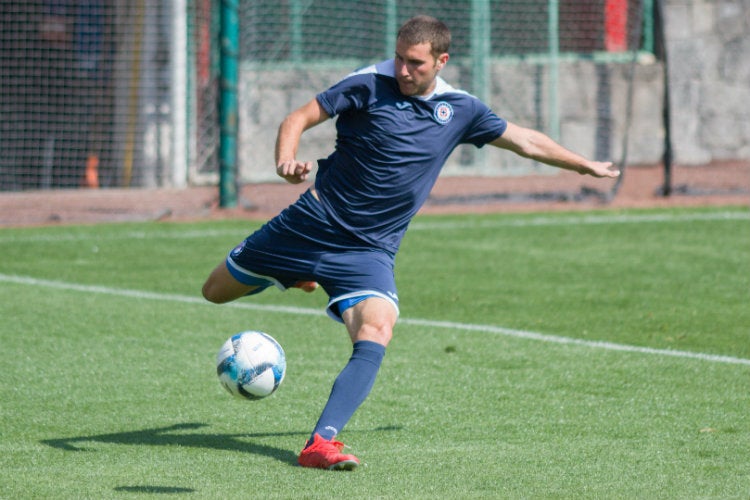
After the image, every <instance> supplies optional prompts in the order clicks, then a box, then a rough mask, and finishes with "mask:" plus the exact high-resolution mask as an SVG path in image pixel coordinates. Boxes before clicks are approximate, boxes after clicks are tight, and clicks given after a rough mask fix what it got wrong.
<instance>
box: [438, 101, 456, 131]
mask: <svg viewBox="0 0 750 500" xmlns="http://www.w3.org/2000/svg"><path fill="white" fill-rule="evenodd" d="M434 116H435V120H437V122H438V123H439V124H441V125H445V124H446V123H448V122H449V121H451V120H452V119H453V106H451V105H450V104H448V103H447V102H445V101H440V102H439V103H437V106H435V113H434Z"/></svg>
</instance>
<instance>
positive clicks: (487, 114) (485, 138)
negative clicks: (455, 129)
mask: <svg viewBox="0 0 750 500" xmlns="http://www.w3.org/2000/svg"><path fill="white" fill-rule="evenodd" d="M474 105H475V110H474V117H475V118H474V120H473V123H472V125H471V127H469V128H468V129H467V131H466V134H465V135H464V137H463V140H462V142H464V143H469V144H473V145H475V146H476V147H478V148H481V147H482V146H484V145H485V144H487V143H488V142H492V141H494V140H495V139H497V138H498V137H500V136H501V135H503V133H504V132H505V129H506V128H507V127H508V122H506V121H505V120H504V119H502V118H500V117H499V116H497V115H496V114H495V113H494V112H493V111H492V110H491V109H490V108H489V107H488V106H487V105H486V104H484V103H483V102H481V101H480V100H479V99H474Z"/></svg>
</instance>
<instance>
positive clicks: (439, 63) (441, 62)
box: [437, 52, 450, 70]
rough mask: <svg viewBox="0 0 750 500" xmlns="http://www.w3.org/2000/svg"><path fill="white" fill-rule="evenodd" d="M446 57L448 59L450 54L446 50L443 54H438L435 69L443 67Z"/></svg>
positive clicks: (446, 60)
mask: <svg viewBox="0 0 750 500" xmlns="http://www.w3.org/2000/svg"><path fill="white" fill-rule="evenodd" d="M448 59H450V56H449V55H448V53H447V52H446V53H444V54H440V55H439V56H438V58H437V69H439V70H440V69H443V66H445V65H446V64H447V63H448Z"/></svg>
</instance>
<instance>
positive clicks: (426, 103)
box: [315, 59, 507, 254]
mask: <svg viewBox="0 0 750 500" xmlns="http://www.w3.org/2000/svg"><path fill="white" fill-rule="evenodd" d="M394 74H395V66H394V61H393V60H392V59H391V60H388V61H384V62H381V63H379V64H376V65H373V66H370V67H368V68H365V69H363V70H360V71H358V72H355V73H353V74H351V75H349V76H347V77H346V78H345V79H344V80H342V81H341V82H339V83H337V84H336V85H334V86H333V87H331V88H329V89H328V90H326V91H324V92H321V93H320V94H318V96H317V100H318V102H319V103H320V105H321V106H322V107H323V109H324V110H325V111H326V113H328V115H329V116H331V117H334V116H338V119H337V120H336V130H337V139H336V150H335V152H334V153H333V154H332V155H331V156H329V157H328V158H326V159H323V160H319V161H318V172H317V176H316V181H315V189H316V190H317V191H318V193H319V196H320V201H321V203H322V204H323V206H324V208H325V210H326V211H327V212H328V214H329V216H330V217H332V218H333V219H334V220H335V221H336V223H337V224H339V225H340V226H342V227H343V228H345V229H347V230H348V231H350V232H351V233H352V234H353V235H355V236H356V237H357V238H359V239H361V240H362V241H363V242H364V243H366V244H368V245H373V246H375V247H376V248H380V249H383V250H386V251H388V252H390V253H393V254H395V253H396V251H397V250H398V247H399V245H400V243H401V238H402V237H403V235H404V232H405V231H406V228H407V226H408V225H409V221H410V220H411V219H412V217H413V216H414V215H415V214H416V213H417V211H418V210H419V208H420V207H421V206H422V204H423V203H424V202H425V200H426V199H427V197H428V196H429V194H430V190H431V189H432V186H433V185H434V184H435V181H436V180H437V178H438V174H439V173H440V170H441V169H442V167H443V165H444V164H445V161H446V160H447V158H448V156H449V155H450V154H451V152H452V151H453V150H454V149H455V148H456V146H458V145H459V144H464V143H469V144H474V145H475V146H477V147H481V146H483V145H484V144H486V143H488V142H491V141H493V140H495V139H497V138H498V137H500V136H501V135H502V134H503V132H505V128H506V126H507V124H506V122H505V120H503V119H502V118H499V117H498V116H497V115H495V114H494V113H493V112H492V111H491V110H490V109H489V108H488V107H487V106H486V105H485V104H484V103H482V102H481V101H480V100H479V99H477V98H476V97H474V96H472V95H470V94H468V93H466V92H463V91H460V90H456V89H454V88H453V87H451V86H450V85H448V84H447V83H446V82H445V81H444V80H443V79H442V78H439V77H438V79H437V84H436V88H435V91H434V93H433V94H432V95H430V96H427V97H407V96H404V95H403V94H402V93H401V92H400V91H399V87H398V82H397V81H396V78H395V77H394Z"/></svg>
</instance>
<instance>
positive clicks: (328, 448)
mask: <svg viewBox="0 0 750 500" xmlns="http://www.w3.org/2000/svg"><path fill="white" fill-rule="evenodd" d="M308 443H310V442H309V441H308ZM343 449H344V443H341V442H339V441H335V440H333V439H332V440H330V441H328V440H326V439H323V438H322V437H320V435H319V434H315V436H314V437H313V442H312V444H309V446H307V448H305V449H304V450H302V452H301V453H300V454H299V458H298V459H297V462H298V463H299V464H300V465H301V466H302V467H313V468H316V469H328V470H354V469H356V468H357V466H358V465H359V459H358V458H357V457H355V456H354V455H346V454H343V453H341V451H342V450H343Z"/></svg>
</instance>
